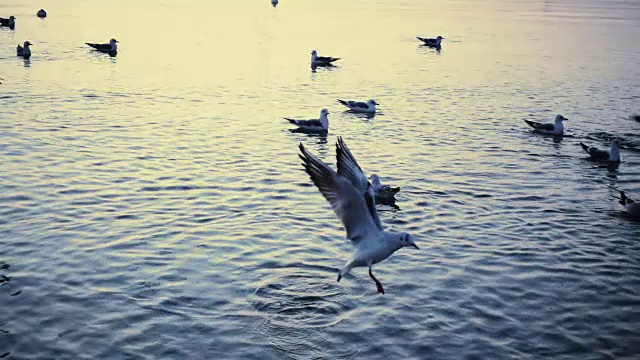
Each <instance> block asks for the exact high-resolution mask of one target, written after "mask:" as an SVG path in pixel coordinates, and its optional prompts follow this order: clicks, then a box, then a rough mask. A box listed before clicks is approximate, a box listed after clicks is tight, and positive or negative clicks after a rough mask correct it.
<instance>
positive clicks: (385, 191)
mask: <svg viewBox="0 0 640 360" xmlns="http://www.w3.org/2000/svg"><path fill="white" fill-rule="evenodd" d="M371 186H373V193H374V195H375V198H376V200H377V201H379V202H389V201H393V200H394V196H395V195H396V194H397V193H398V191H400V188H399V187H394V188H392V187H391V186H389V185H382V184H381V183H380V178H379V177H378V175H376V174H371Z"/></svg>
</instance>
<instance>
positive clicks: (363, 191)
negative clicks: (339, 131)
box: [336, 136, 384, 231]
mask: <svg viewBox="0 0 640 360" xmlns="http://www.w3.org/2000/svg"><path fill="white" fill-rule="evenodd" d="M336 158H337V160H338V175H340V176H344V177H345V178H347V179H349V181H351V184H352V185H353V186H354V187H355V188H356V190H358V192H359V193H360V195H361V196H362V197H363V199H364V201H365V203H366V204H367V208H368V209H369V213H370V214H371V218H372V219H373V222H374V223H375V224H376V227H378V229H379V230H380V231H383V230H384V229H383V228H382V224H381V223H380V217H378V210H376V201H375V195H374V190H373V187H372V186H371V184H370V183H369V180H367V175H365V173H364V171H362V169H361V168H360V165H358V162H357V161H356V158H355V157H354V156H353V154H351V151H350V150H349V148H348V147H347V144H345V143H344V141H343V140H342V137H340V136H339V137H338V142H337V143H336Z"/></svg>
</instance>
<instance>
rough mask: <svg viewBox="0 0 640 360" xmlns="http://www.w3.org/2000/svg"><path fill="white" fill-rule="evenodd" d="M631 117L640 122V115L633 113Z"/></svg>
mask: <svg viewBox="0 0 640 360" xmlns="http://www.w3.org/2000/svg"><path fill="white" fill-rule="evenodd" d="M631 118H632V119H633V120H635V121H638V122H640V115H633V116H632V117H631Z"/></svg>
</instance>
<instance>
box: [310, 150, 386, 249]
mask: <svg viewBox="0 0 640 360" xmlns="http://www.w3.org/2000/svg"><path fill="white" fill-rule="evenodd" d="M300 152H301V153H302V155H299V156H300V158H301V159H302V161H303V162H304V163H303V164H302V165H303V166H304V169H305V171H306V172H307V174H309V177H310V178H311V181H313V183H314V184H315V185H316V186H317V187H318V190H320V193H322V195H323V196H324V198H325V199H327V201H329V203H330V204H331V207H332V208H333V210H334V211H335V213H336V215H337V216H338V219H340V221H342V225H344V228H345V230H346V231H347V239H349V240H351V241H352V242H353V244H354V245H356V244H357V243H359V242H360V241H362V240H364V239H367V238H374V237H378V236H379V235H380V232H381V230H380V229H379V228H378V227H377V226H376V224H375V223H374V222H373V218H372V217H371V215H370V213H369V209H368V208H367V204H366V203H365V201H364V198H363V197H362V195H361V194H360V192H359V191H358V190H356V188H355V187H353V185H352V184H351V181H349V180H348V179H347V178H345V177H343V176H341V175H338V173H336V172H335V171H334V170H333V169H331V168H330V167H329V166H328V165H327V164H325V163H324V162H322V161H321V160H319V159H318V158H316V157H315V156H313V155H312V154H311V153H309V152H308V151H307V150H306V149H305V148H304V146H303V145H302V144H300Z"/></svg>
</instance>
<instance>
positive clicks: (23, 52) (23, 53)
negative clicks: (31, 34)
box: [16, 41, 33, 60]
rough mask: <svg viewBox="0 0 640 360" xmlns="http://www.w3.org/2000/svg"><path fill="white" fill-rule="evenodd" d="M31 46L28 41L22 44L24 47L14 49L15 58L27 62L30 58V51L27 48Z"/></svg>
mask: <svg viewBox="0 0 640 360" xmlns="http://www.w3.org/2000/svg"><path fill="white" fill-rule="evenodd" d="M31 45H33V44H32V43H30V42H28V41H25V42H24V47H22V46H20V45H18V47H17V48H16V56H20V57H21V58H23V59H25V60H29V58H30V57H31V49H29V46H31Z"/></svg>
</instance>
